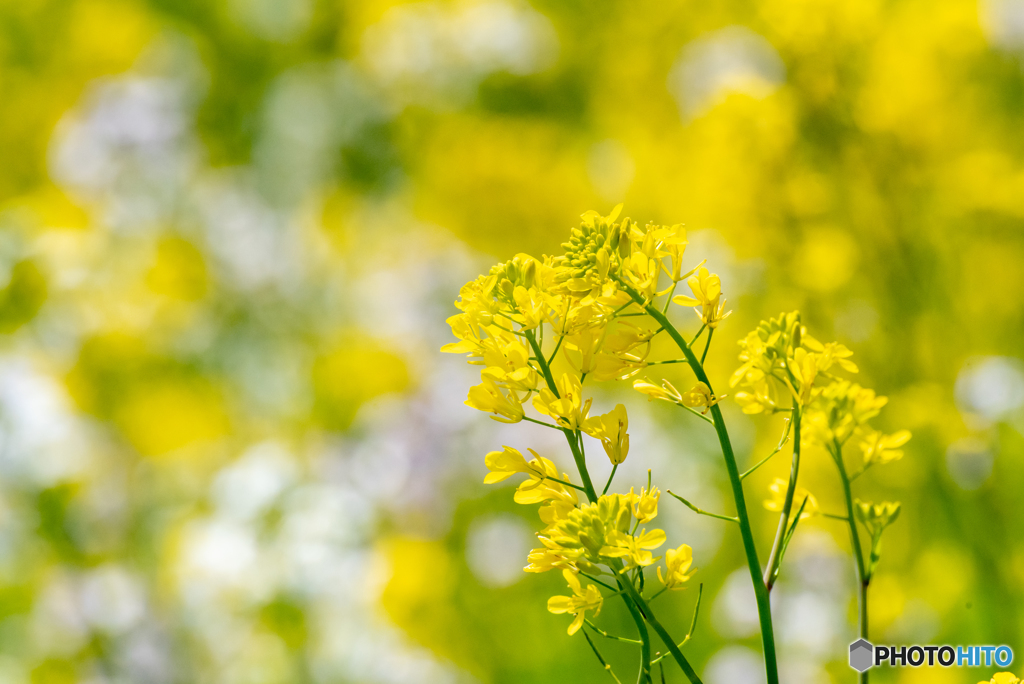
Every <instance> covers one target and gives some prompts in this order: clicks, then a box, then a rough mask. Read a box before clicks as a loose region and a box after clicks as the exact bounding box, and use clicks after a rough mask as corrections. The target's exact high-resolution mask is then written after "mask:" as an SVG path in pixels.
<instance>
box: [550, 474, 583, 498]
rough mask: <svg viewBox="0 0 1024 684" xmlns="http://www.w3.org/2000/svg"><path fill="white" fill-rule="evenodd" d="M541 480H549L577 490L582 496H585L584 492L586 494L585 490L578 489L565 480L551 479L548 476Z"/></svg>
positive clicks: (577, 486) (578, 487)
mask: <svg viewBox="0 0 1024 684" xmlns="http://www.w3.org/2000/svg"><path fill="white" fill-rule="evenodd" d="M543 479H545V480H551V481H552V482H557V483H558V484H560V485H565V486H566V487H572V488H573V489H576V490H579V491H581V492H583V493H584V494H586V492H587V490H586V489H584V488H583V487H580V486H579V485H574V484H573V483H572V482H568V481H566V480H559V479H558V478H557V477H551V476H550V475H545V476H544V478H543Z"/></svg>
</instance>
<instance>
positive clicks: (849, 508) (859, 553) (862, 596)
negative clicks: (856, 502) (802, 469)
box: [830, 441, 871, 684]
mask: <svg viewBox="0 0 1024 684" xmlns="http://www.w3.org/2000/svg"><path fill="white" fill-rule="evenodd" d="M832 444H833V448H832V449H830V451H831V452H832V460H834V461H835V462H836V468H837V469H838V470H839V478H840V479H841V480H842V481H843V495H844V496H845V497H846V517H847V523H848V524H849V526H850V545H851V546H852V547H853V559H854V562H855V563H856V566H857V581H858V584H859V585H860V587H859V591H858V593H857V600H858V606H859V608H860V611H859V613H860V619H859V631H860V638H861V639H867V638H868V585H869V584H870V583H871V578H870V577H869V576H868V574H867V572H866V570H865V568H864V552H863V550H862V549H861V545H860V534H858V532H857V520H856V518H855V517H854V515H853V492H852V491H851V489H850V478H849V476H847V474H846V465H845V464H844V463H843V447H842V445H840V444H839V442H837V441H833V443H832ZM859 681H860V684H867V682H868V673H867V671H864V672H862V673H861V674H860V679H859Z"/></svg>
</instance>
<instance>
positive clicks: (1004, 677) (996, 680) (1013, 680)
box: [978, 672, 1020, 684]
mask: <svg viewBox="0 0 1024 684" xmlns="http://www.w3.org/2000/svg"><path fill="white" fill-rule="evenodd" d="M978 684H1020V680H1019V679H1018V678H1017V677H1016V676H1014V674H1013V673H1012V672H998V673H996V674H994V675H992V679H991V680H989V681H987V682H978Z"/></svg>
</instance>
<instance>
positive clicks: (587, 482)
mask: <svg viewBox="0 0 1024 684" xmlns="http://www.w3.org/2000/svg"><path fill="white" fill-rule="evenodd" d="M526 339H527V341H528V342H529V343H530V346H531V347H533V352H534V354H536V355H537V358H538V361H537V363H538V365H540V369H541V373H542V374H543V375H544V381H545V382H547V384H548V389H549V390H551V392H552V393H553V394H554V395H555V396H556V397H559V398H561V395H560V394H559V393H558V386H557V385H556V384H555V378H554V377H553V376H552V375H551V366H549V365H548V364H547V362H546V361H544V360H543V359H544V355H543V354H541V353H540V348H539V347H538V345H537V338H536V336H535V335H534V334H533V331H532V330H530V331H527V332H526ZM561 430H562V434H564V435H565V439H566V441H567V442H569V449H570V450H571V451H572V458H573V460H574V461H575V462H576V469H577V470H579V473H580V479H582V480H583V491H584V492H586V494H587V498H588V499H589V500H590V501H591V502H594V501H597V491H596V490H595V489H594V483H593V482H592V481H591V479H590V471H588V470H587V462H586V458H585V457H584V456H583V452H582V451H581V450H580V447H579V440H578V439H577V437H576V432H575V431H573V430H570V429H569V428H561Z"/></svg>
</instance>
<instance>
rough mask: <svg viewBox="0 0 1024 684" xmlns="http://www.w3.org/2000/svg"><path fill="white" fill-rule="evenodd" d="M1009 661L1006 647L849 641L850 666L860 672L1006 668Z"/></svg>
mask: <svg viewBox="0 0 1024 684" xmlns="http://www.w3.org/2000/svg"><path fill="white" fill-rule="evenodd" d="M1012 662H1013V649H1012V648H1010V647H1009V646H956V647H953V646H875V645H874V644H872V643H871V642H870V641H868V640H867V639H857V641H854V642H853V643H852V644H850V667H852V668H853V669H854V670H856V671H857V672H864V671H865V670H867V669H868V668H871V667H875V666H876V665H882V664H887V665H889V667H906V666H910V667H920V666H921V665H924V664H926V663H927V664H928V665H941V666H942V667H953V666H954V665H955V666H957V667H982V666H985V667H991V666H992V665H995V666H996V667H1006V666H1008V665H1009V664H1010V663H1012Z"/></svg>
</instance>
